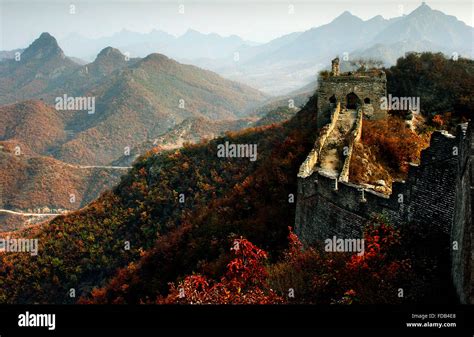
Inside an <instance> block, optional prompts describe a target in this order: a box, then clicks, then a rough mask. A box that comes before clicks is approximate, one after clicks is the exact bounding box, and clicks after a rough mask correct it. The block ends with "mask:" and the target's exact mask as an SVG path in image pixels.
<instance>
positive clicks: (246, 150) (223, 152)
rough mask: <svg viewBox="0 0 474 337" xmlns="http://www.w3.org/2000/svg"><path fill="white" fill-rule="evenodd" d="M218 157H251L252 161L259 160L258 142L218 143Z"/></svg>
mask: <svg viewBox="0 0 474 337" xmlns="http://www.w3.org/2000/svg"><path fill="white" fill-rule="evenodd" d="M217 157H219V158H249V160H250V161H256V160H257V144H232V143H229V142H228V141H226V142H225V143H224V144H218V145H217Z"/></svg>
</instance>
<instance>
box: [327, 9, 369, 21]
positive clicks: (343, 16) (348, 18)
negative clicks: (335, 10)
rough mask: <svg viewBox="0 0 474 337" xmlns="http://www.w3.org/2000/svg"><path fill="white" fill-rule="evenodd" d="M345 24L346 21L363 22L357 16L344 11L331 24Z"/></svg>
mask: <svg viewBox="0 0 474 337" xmlns="http://www.w3.org/2000/svg"><path fill="white" fill-rule="evenodd" d="M339 21H340V22H344V21H345V22H347V21H360V22H362V21H363V20H362V19H361V18H359V17H358V16H355V15H353V14H352V13H351V12H349V11H344V12H342V13H341V15H339V16H337V17H336V18H335V19H334V20H333V21H332V22H339Z"/></svg>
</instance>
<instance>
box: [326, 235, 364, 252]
mask: <svg viewBox="0 0 474 337" xmlns="http://www.w3.org/2000/svg"><path fill="white" fill-rule="evenodd" d="M324 250H325V251H326V252H338V253H357V255H358V256H362V255H364V252H365V242H364V239H341V238H337V237H336V236H333V237H332V238H330V239H326V240H324Z"/></svg>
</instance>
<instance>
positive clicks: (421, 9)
mask: <svg viewBox="0 0 474 337" xmlns="http://www.w3.org/2000/svg"><path fill="white" fill-rule="evenodd" d="M432 12H434V10H433V9H432V8H431V7H430V6H428V5H427V4H426V2H424V1H423V2H422V3H421V5H420V6H418V7H417V8H416V9H415V10H414V11H413V12H411V13H410V15H412V16H413V15H425V14H427V13H432Z"/></svg>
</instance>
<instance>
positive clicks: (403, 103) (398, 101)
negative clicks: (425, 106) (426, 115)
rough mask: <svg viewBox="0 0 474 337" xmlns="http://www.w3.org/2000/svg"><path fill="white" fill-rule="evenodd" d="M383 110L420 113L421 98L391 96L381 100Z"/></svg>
mask: <svg viewBox="0 0 474 337" xmlns="http://www.w3.org/2000/svg"><path fill="white" fill-rule="evenodd" d="M380 109H382V110H411V111H415V112H417V113H419V112H420V97H396V96H392V94H389V95H388V96H387V97H381V98H380Z"/></svg>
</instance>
